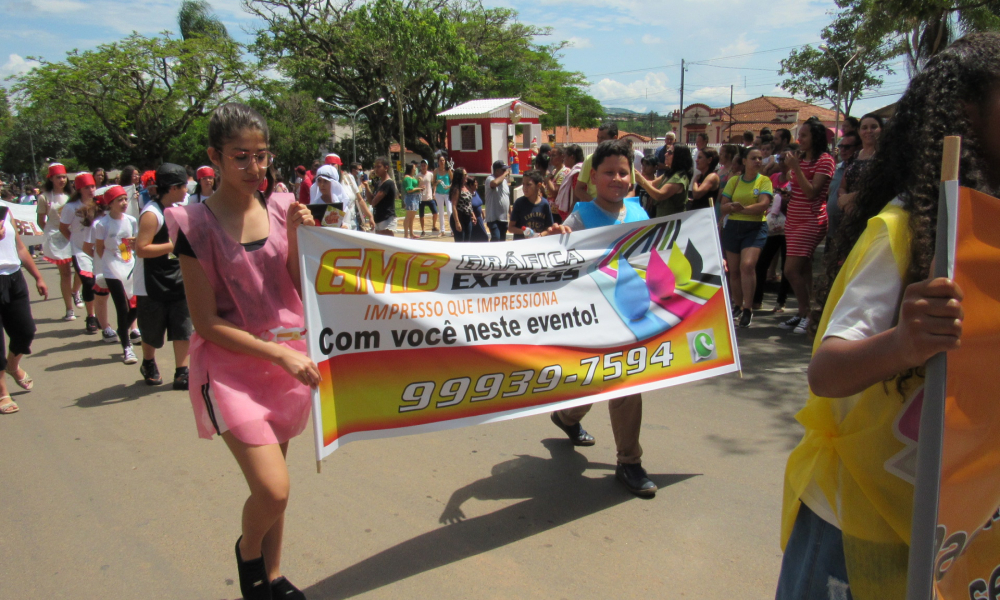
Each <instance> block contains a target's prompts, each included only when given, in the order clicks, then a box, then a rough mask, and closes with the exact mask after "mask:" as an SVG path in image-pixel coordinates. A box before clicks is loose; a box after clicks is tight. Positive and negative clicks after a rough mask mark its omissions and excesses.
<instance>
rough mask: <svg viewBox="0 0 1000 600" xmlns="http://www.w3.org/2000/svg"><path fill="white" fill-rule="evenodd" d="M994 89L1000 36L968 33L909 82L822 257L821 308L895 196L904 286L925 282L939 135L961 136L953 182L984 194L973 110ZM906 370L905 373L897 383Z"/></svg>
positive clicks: (987, 188) (982, 106) (999, 70)
mask: <svg viewBox="0 0 1000 600" xmlns="http://www.w3.org/2000/svg"><path fill="white" fill-rule="evenodd" d="M998 84H1000V33H997V32H990V33H977V34H971V35H968V36H966V37H963V38H962V39H960V40H958V41H956V42H955V43H953V44H952V45H951V46H949V47H948V48H947V49H945V50H944V51H943V52H941V53H940V54H938V55H937V56H935V57H934V58H932V59H931V60H930V61H929V62H928V63H927V66H926V67H925V68H924V70H923V71H921V72H920V73H919V74H918V75H917V76H916V77H914V78H913V80H912V81H911V82H910V86H909V88H908V89H907V90H906V92H905V93H904V94H903V97H902V98H900V100H899V102H898V104H897V105H896V112H895V115H893V117H892V119H891V120H890V121H889V123H888V124H887V125H886V127H885V129H883V130H882V133H881V134H880V135H879V139H878V145H877V147H876V152H875V155H874V157H873V158H872V161H871V163H869V165H868V168H867V169H866V170H865V172H864V174H863V175H862V177H861V180H860V181H859V183H858V194H857V196H856V197H855V200H854V208H853V210H851V211H850V212H848V213H847V214H846V215H845V216H844V220H843V222H842V224H841V227H840V230H839V231H838V232H837V233H836V236H835V237H834V238H833V244H832V247H831V248H828V251H827V253H826V277H825V278H824V281H823V282H822V284H821V285H820V286H819V288H818V293H817V300H818V302H819V306H820V310H822V309H823V306H824V305H825V304H826V299H827V297H828V295H829V291H830V286H831V285H832V283H833V281H834V280H835V279H836V277H837V274H838V273H839V272H840V268H841V266H842V265H843V264H844V261H845V260H846V259H847V256H848V254H849V253H850V252H851V249H852V248H853V247H854V244H855V243H856V242H857V241H858V238H860V237H861V234H862V233H864V231H865V228H866V227H867V225H868V220H869V219H871V218H872V217H874V216H876V215H877V214H878V213H879V212H881V211H882V209H883V208H885V206H886V205H887V204H888V203H889V202H891V201H892V200H893V199H895V198H899V200H900V202H902V205H903V209H904V210H906V212H907V213H908V214H909V215H910V218H909V227H910V232H911V235H912V237H911V242H910V260H909V266H908V268H907V272H906V277H905V280H904V284H907V285H908V284H910V283H914V282H917V281H921V280H924V279H926V278H927V277H928V276H929V274H930V264H931V260H932V259H933V258H934V245H935V244H934V239H935V234H936V231H937V213H938V198H939V193H940V188H941V182H940V180H941V160H942V155H943V152H944V138H945V136H951V135H957V136H961V137H962V153H961V159H960V171H959V173H960V175H959V182H960V183H961V185H963V186H966V187H970V188H973V189H977V190H980V191H983V192H986V193H989V194H994V195H995V193H996V190H994V189H993V186H991V184H990V183H989V180H988V177H987V172H988V167H987V164H986V159H985V158H984V156H983V146H982V143H981V141H980V140H979V139H978V135H979V134H981V132H980V131H977V130H976V129H974V127H973V124H972V119H971V118H970V112H971V110H978V111H980V114H984V113H985V111H986V110H987V102H988V101H989V99H990V98H991V92H993V91H994V90H996V89H997V88H998ZM911 374H912V371H910V372H908V373H907V374H904V375H903V377H902V378H901V379H900V380H899V382H898V383H899V385H901V384H902V381H903V380H905V379H907V378H908V376H909V375H911Z"/></svg>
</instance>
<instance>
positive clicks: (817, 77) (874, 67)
mask: <svg viewBox="0 0 1000 600" xmlns="http://www.w3.org/2000/svg"><path fill="white" fill-rule="evenodd" d="M858 27H859V21H858V20H857V19H856V17H855V15H853V14H852V13H851V12H850V11H844V12H842V13H840V14H838V15H837V17H836V19H834V21H833V23H831V24H830V25H829V26H827V27H824V28H823V32H822V33H821V34H820V36H821V37H822V38H823V41H824V42H825V43H826V45H827V47H828V50H827V51H826V52H824V51H823V50H820V49H818V48H813V47H812V46H805V47H803V48H799V49H795V50H792V52H791V53H790V54H789V55H788V58H786V59H784V60H782V61H781V70H780V71H779V75H784V76H785V77H786V78H785V80H784V81H783V82H782V83H781V87H782V88H783V89H785V90H786V91H788V92H790V93H792V94H795V95H802V96H805V97H806V100H807V101H809V102H814V101H816V100H827V101H829V102H831V103H833V104H834V105H835V106H838V107H839V108H840V111H841V113H842V114H845V115H849V114H851V108H852V107H853V106H854V102H855V101H856V100H858V98H861V97H862V96H863V95H864V93H865V92H866V91H869V90H872V89H876V88H878V87H880V86H881V85H882V81H883V78H882V75H880V73H886V74H890V75H891V74H892V73H893V71H892V69H891V68H890V67H889V61H890V59H891V57H892V56H893V54H894V51H895V45H894V44H892V43H880V44H876V45H873V46H867V45H864V44H860V43H859V32H858ZM855 55H856V56H855ZM831 56H832V58H831ZM852 59H853V60H852ZM848 63H850V64H848ZM838 65H839V68H844V72H843V76H842V77H841V76H840V72H839V68H838ZM845 65H846V67H845ZM840 84H842V86H843V87H842V93H843V97H838V85H840Z"/></svg>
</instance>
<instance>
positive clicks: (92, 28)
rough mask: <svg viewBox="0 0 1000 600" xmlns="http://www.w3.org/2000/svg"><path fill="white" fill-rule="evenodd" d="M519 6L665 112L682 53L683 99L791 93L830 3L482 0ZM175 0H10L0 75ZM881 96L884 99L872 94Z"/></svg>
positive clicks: (900, 73)
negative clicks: (787, 85)
mask: <svg viewBox="0 0 1000 600" xmlns="http://www.w3.org/2000/svg"><path fill="white" fill-rule="evenodd" d="M209 1H210V2H211V4H212V6H213V8H214V9H215V11H216V13H217V14H218V16H219V17H220V18H221V19H222V21H223V22H224V23H225V24H226V26H227V27H228V28H229V30H230V33H232V34H233V35H234V36H235V37H236V38H237V39H241V40H243V41H248V40H249V39H250V35H249V33H248V32H249V31H251V30H252V29H253V28H254V26H255V25H256V23H255V21H254V20H252V19H251V18H250V15H248V14H246V13H245V12H243V10H242V8H241V6H240V1H239V0H209ZM485 2H486V4H488V5H494V6H497V5H502V6H508V7H512V8H514V9H516V10H517V11H518V12H519V14H520V20H521V21H522V22H524V23H528V24H532V25H537V26H541V27H551V28H552V35H551V36H550V37H548V38H543V39H542V41H546V42H556V41H562V40H565V41H568V42H569V43H570V44H571V45H570V47H567V48H566V49H565V50H564V51H563V56H562V61H563V64H564V65H565V67H566V68H568V69H570V70H574V71H580V72H582V73H583V74H584V75H586V77H587V78H588V80H589V81H590V83H591V87H590V93H591V94H592V95H593V96H594V97H596V98H597V99H598V100H600V101H601V102H602V103H603V104H604V105H605V106H608V107H624V108H629V109H632V110H636V111H640V112H646V111H649V110H655V111H658V112H660V113H664V112H667V111H669V110H671V109H674V108H676V107H677V106H678V103H679V88H680V61H681V59H682V58H683V59H685V60H686V61H687V62H688V63H690V66H689V68H688V70H687V72H686V75H685V85H684V89H685V92H684V103H685V104H691V103H692V102H703V103H706V104H709V105H710V106H724V105H728V104H729V94H730V85H733V86H734V92H733V94H734V97H735V100H736V102H739V101H741V100H746V99H749V98H754V97H757V96H761V95H782V96H784V95H787V94H786V93H784V92H783V91H782V90H781V89H780V87H779V85H780V82H781V77H780V76H778V74H777V70H778V68H779V62H780V60H781V59H782V58H784V57H786V56H787V55H788V52H789V50H790V49H791V47H795V46H799V45H803V44H818V43H819V41H820V38H819V32H820V30H821V29H822V28H823V26H824V25H826V24H827V23H829V22H830V20H831V16H830V11H831V10H833V9H834V8H835V5H834V2H833V1H832V0H784V1H783V2H766V1H763V0H752V1H751V0H667V1H663V0H485ZM179 5H180V0H128V1H124V0H4V2H3V3H2V6H0V78H4V77H7V76H9V75H11V74H15V73H18V72H23V71H24V70H26V69H28V68H30V66H31V64H32V63H31V62H30V61H28V60H27V57H28V56H41V57H44V58H45V59H46V60H53V61H54V60H61V59H62V58H63V57H64V56H65V53H66V52H67V51H68V50H71V49H73V48H78V49H80V50H84V49H89V48H93V47H95V46H96V45H98V44H100V43H104V42H111V41H114V40H116V39H120V38H121V37H123V36H125V35H127V34H128V33H130V32H131V31H133V30H136V31H139V32H140V33H143V34H156V33H158V32H161V31H164V30H170V31H176V30H177V25H176V14H177V8H178V6H179ZM895 70H896V74H895V75H894V76H888V77H887V78H886V83H885V85H884V86H883V88H882V89H881V90H879V91H874V92H871V93H870V95H871V96H872V97H871V98H869V99H862V100H861V101H859V102H858V103H857V104H856V106H855V109H854V110H853V111H852V112H854V113H855V114H861V113H863V112H865V111H867V110H872V109H875V108H878V107H880V106H884V105H885V104H888V103H890V102H894V101H895V100H896V99H897V98H898V96H899V93H900V92H902V91H903V89H904V88H905V86H906V82H907V77H906V69H905V66H904V65H903V64H902V62H898V63H897V64H896V65H895ZM876 96H877V97H876Z"/></svg>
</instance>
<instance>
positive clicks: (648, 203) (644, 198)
mask: <svg viewBox="0 0 1000 600" xmlns="http://www.w3.org/2000/svg"><path fill="white" fill-rule="evenodd" d="M635 195H636V197H637V198H638V199H639V205H640V206H642V208H643V210H645V211H646V215H647V216H649V218H650V219H652V218H653V217H655V216H656V206H655V203H654V202H653V197H652V196H650V195H649V192H647V191H646V188H644V187H642V186H641V185H639V184H636V186H635Z"/></svg>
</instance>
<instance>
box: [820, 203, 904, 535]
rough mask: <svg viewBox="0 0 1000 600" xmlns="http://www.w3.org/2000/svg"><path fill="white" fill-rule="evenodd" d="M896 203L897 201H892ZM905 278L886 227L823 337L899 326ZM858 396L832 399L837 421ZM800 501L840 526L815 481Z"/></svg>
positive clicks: (861, 335) (854, 336)
mask: <svg viewBox="0 0 1000 600" xmlns="http://www.w3.org/2000/svg"><path fill="white" fill-rule="evenodd" d="M893 203H895V204H896V205H897V206H898V205H899V203H898V201H896V200H893ZM903 291H904V286H903V278H902V277H901V276H900V274H899V267H897V266H896V259H895V257H894V256H893V254H892V246H891V245H890V244H889V232H888V231H887V230H885V229H883V230H882V231H881V232H879V233H878V235H876V236H875V239H874V240H872V243H871V245H870V246H869V247H868V252H867V253H866V254H865V256H864V258H863V259H862V261H861V263H860V264H859V265H858V270H857V272H856V273H855V275H854V278H853V279H851V281H850V283H848V284H847V286H846V287H845V288H844V293H843V295H842V296H841V297H840V301H839V302H837V305H836V306H835V307H833V312H832V313H830V321H829V322H828V324H827V328H826V332H825V333H824V334H823V339H824V340H825V339H826V338H829V337H838V338H842V339H845V340H851V341H860V340H864V339H868V338H870V337H872V336H874V335H877V334H879V333H882V332H884V331H888V330H889V329H891V328H893V327H895V326H896V321H897V319H898V317H899V305H900V303H901V302H902V299H903ZM857 398H858V396H857V395H855V396H850V397H848V398H835V399H833V400H834V402H833V409H834V412H835V417H836V419H837V422H838V423H839V422H842V421H843V420H844V419H845V418H846V417H847V414H848V413H849V412H850V411H851V409H853V408H854V405H855V403H856V401H857ZM801 500H802V501H803V502H805V503H806V505H807V506H808V507H809V508H810V510H812V511H813V512H814V513H815V514H816V516H818V517H819V518H821V519H823V520H824V521H826V522H827V523H830V524H831V525H834V526H836V527H838V528H839V527H840V520H839V519H838V518H837V513H836V512H834V510H833V508H832V507H831V506H830V503H829V502H828V501H827V499H826V496H825V495H823V492H822V490H820V488H819V485H817V484H816V482H815V481H813V482H810V483H809V486H808V487H807V488H806V489H805V491H803V493H802V498H801Z"/></svg>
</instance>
